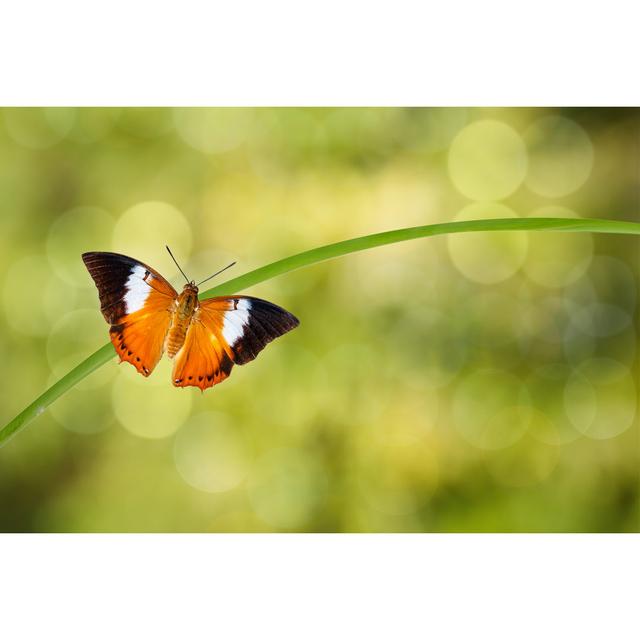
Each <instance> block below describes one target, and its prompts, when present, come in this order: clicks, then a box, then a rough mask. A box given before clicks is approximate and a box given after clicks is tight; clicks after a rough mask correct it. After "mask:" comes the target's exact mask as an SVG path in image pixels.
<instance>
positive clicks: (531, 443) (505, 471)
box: [484, 411, 560, 487]
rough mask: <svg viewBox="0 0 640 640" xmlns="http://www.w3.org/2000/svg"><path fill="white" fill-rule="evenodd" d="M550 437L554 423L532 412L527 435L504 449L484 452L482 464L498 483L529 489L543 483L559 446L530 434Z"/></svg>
mask: <svg viewBox="0 0 640 640" xmlns="http://www.w3.org/2000/svg"><path fill="white" fill-rule="evenodd" d="M536 431H542V432H544V433H545V434H551V433H553V431H554V427H553V424H552V423H551V422H550V420H549V419H548V417H547V416H545V415H544V414H542V413H540V412H538V411H532V412H531V422H530V432H528V433H526V434H525V435H524V437H523V438H520V439H519V440H518V441H517V442H515V443H514V444H512V445H509V446H508V447H505V448H504V449H500V450H498V451H490V452H485V456H484V463H485V465H486V467H487V468H488V470H489V473H491V475H492V476H493V477H494V478H495V479H496V480H497V481H498V482H499V483H500V484H503V485H506V486H512V487H528V486H532V485H535V484H538V483H540V482H542V481H544V480H546V479H547V478H548V477H549V476H550V475H551V473H552V472H553V470H554V469H555V468H556V466H557V464H558V461H559V458H560V450H559V447H557V446H554V445H552V444H549V443H548V442H544V441H543V440H541V439H539V438H535V437H534V435H533V433H535V432H536Z"/></svg>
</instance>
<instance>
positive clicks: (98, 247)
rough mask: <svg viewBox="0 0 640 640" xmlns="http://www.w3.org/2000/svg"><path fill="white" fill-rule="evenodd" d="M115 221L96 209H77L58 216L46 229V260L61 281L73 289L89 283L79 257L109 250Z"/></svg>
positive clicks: (104, 212)
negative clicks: (47, 259)
mask: <svg viewBox="0 0 640 640" xmlns="http://www.w3.org/2000/svg"><path fill="white" fill-rule="evenodd" d="M113 227H114V220H113V218H112V217H111V215H109V214H108V213H107V212H106V211H103V210H102V209H98V208H96V207H77V208H75V209H71V210H69V211H66V212H65V213H63V214H62V215H60V216H58V217H57V218H56V220H55V221H54V222H53V224H52V225H51V227H50V228H49V235H48V236H47V257H48V258H49V261H50V262H51V266H52V267H53V269H54V271H55V272H56V274H57V275H58V276H60V278H62V279H63V280H64V281H65V282H67V283H69V284H72V285H74V286H76V287H85V286H87V285H88V284H89V283H90V279H89V277H88V273H87V269H86V267H85V265H84V263H83V262H82V259H81V257H80V256H81V255H82V254H83V253H84V252H85V251H104V250H106V249H108V244H109V240H110V238H111V234H112V233H113Z"/></svg>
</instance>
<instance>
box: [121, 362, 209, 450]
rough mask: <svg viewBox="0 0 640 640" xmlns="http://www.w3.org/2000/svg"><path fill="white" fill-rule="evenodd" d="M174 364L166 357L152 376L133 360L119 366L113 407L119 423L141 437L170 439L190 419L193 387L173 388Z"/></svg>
mask: <svg viewBox="0 0 640 640" xmlns="http://www.w3.org/2000/svg"><path fill="white" fill-rule="evenodd" d="M172 365H173V363H171V362H170V361H168V360H167V359H166V358H165V359H164V360H162V361H161V362H160V364H159V365H158V366H157V367H156V368H155V370H154V371H153V373H152V374H151V377H149V378H145V377H144V376H142V375H141V374H139V373H138V372H137V371H136V370H135V369H134V367H133V366H132V365H130V364H129V363H126V362H123V363H122V364H120V365H119V367H118V374H119V375H118V376H116V380H115V382H114V385H113V390H112V403H113V410H114V412H115V415H116V418H117V419H118V422H120V424H121V425H122V426H123V427H124V428H125V429H127V431H129V432H130V433H133V434H134V435H136V436H139V437H141V438H150V439H157V438H166V437H167V436H170V435H171V434H173V433H175V432H176V431H177V430H178V429H179V428H180V427H181V426H182V425H183V424H184V422H185V421H186V419H187V418H188V416H189V413H190V412H191V404H192V399H193V395H192V393H191V391H192V390H191V389H177V388H174V387H173V385H172V384H171V366H172ZM152 379H153V380H152ZM198 393H199V392H198Z"/></svg>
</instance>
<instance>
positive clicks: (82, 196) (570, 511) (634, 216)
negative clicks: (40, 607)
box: [0, 108, 640, 532]
mask: <svg viewBox="0 0 640 640" xmlns="http://www.w3.org/2000/svg"><path fill="white" fill-rule="evenodd" d="M639 139H640V126H639V112H638V110H632V109H511V108H510V109H496V108H490V109H488V108H487V109H484V108H483V109H480V108H474V109H461V108H437V109H397V108H390V109H373V108H335V109H327V108H322V109H282V108H269V109H169V108H167V109H164V108H163V109H160V108H152V109H148V108H122V109H113V108H112V109H102V108H101V109H73V108H51V109H41V108H34V109H3V110H0V191H1V193H2V204H1V205H0V206H1V212H0V248H1V251H0V287H1V289H2V300H1V313H0V349H1V353H2V356H3V358H2V361H3V367H4V373H3V378H2V379H3V384H2V386H1V388H0V394H1V395H0V399H1V408H0V420H1V421H2V424H4V423H6V422H7V421H8V420H9V419H11V418H12V417H13V416H14V415H15V414H16V413H18V412H19V411H20V410H21V409H23V408H24V406H26V405H27V404H28V403H29V402H31V401H32V400H33V399H34V398H35V397H36V396H37V395H38V394H39V393H41V392H42V391H43V390H44V389H45V387H47V386H48V385H49V384H51V383H52V382H54V381H55V380H57V379H59V378H60V377H61V376H62V375H64V373H66V372H67V371H68V370H69V369H70V368H71V367H73V366H74V365H75V364H77V363H78V362H80V361H81V360H82V359H84V358H85V357H86V356H87V355H89V354H90V353H92V352H93V351H95V350H96V349H97V348H98V347H100V346H101V345H103V344H104V343H105V342H106V341H107V340H108V333H107V325H106V323H105V322H104V320H103V318H102V315H101V314H100V311H99V305H98V298H97V292H96V290H95V287H94V285H93V282H92V281H91V279H90V277H89V275H88V273H87V272H86V270H85V268H84V265H83V264H82V261H81V260H80V254H81V253H82V252H83V251H90V250H104V251H117V252H121V253H125V254H129V255H132V256H134V257H136V258H138V259H140V260H142V261H144V262H147V263H149V264H150V265H152V266H153V267H155V268H156V269H158V270H159V271H160V272H161V273H162V274H163V275H165V276H166V277H168V278H169V279H170V280H172V282H173V283H174V285H176V286H181V278H180V277H179V274H177V270H176V268H175V266H174V265H173V263H172V262H171V260H170V258H169V256H168V255H167V253H166V251H165V250H164V245H165V244H169V245H170V246H171V247H172V249H173V250H174V253H175V255H176V256H177V257H178V259H179V260H180V261H181V263H182V265H183V266H184V268H185V270H186V272H187V273H188V274H189V275H190V277H192V278H194V279H202V278H204V277H206V276H208V275H209V274H210V273H212V272H213V271H214V270H216V269H219V268H221V267H222V266H224V265H225V264H227V263H228V262H229V261H231V260H238V262H239V264H238V265H237V266H236V267H234V270H233V274H232V275H239V274H240V273H242V272H244V271H247V270H249V269H252V268H255V267H258V266H261V265H263V264H265V263H267V262H270V261H272V260H275V259H278V258H281V257H285V256H287V255H290V254H292V253H296V252H298V251H302V250H305V249H309V248H313V247H315V246H319V245H322V244H326V243H329V242H333V241H337V240H341V239H345V238H349V237H353V236H358V235H364V234H368V233H374V232H376V231H382V230H387V229H393V228H398V227H405V226H413V225H421V224H428V223H433V222H442V221H448V220H454V219H471V218H488V217H511V216H523V217H526V216H581V217H602V218H612V219H620V220H638V217H639V211H640V196H639V184H638V180H639V178H638V176H639V173H638V172H639V159H640V152H639V148H638V145H639ZM638 255H639V243H638V240H637V238H634V237H631V236H590V235H588V234H567V233H538V234H524V233H494V234H470V235H458V236H451V237H439V238H431V239H425V240H417V241H413V242H410V243H404V244H399V245H394V246H390V247H384V248H380V249H374V250H372V251H369V252H366V253H362V254H355V255H352V256H348V257H346V258H342V259H340V260H336V261H332V262H327V263H323V264H320V265H317V266H314V267H310V268H307V269H305V270H301V271H299V272H294V273H292V274H289V275H285V276H282V277H280V278H277V279H274V280H272V281H270V282H267V283H264V284H262V285H260V286H256V287H254V288H252V289H250V290H248V291H246V292H245V293H248V294H251V295H256V296H259V297H264V298H266V299H268V300H271V301H273V302H275V303H277V304H280V305H282V306H284V307H285V308H287V309H289V310H291V311H292V312H293V313H295V314H296V315H297V316H298V317H299V318H300V320H301V326H300V327H299V328H298V329H297V330H296V331H294V332H292V333H290V334H288V335H287V336H285V337H283V338H281V339H279V340H277V341H276V342H274V343H273V344H272V345H270V346H269V347H267V349H266V350H265V351H264V352H263V353H262V354H261V355H260V356H259V358H258V359H257V360H256V361H255V362H253V363H251V364H249V365H248V366H245V367H235V368H234V371H233V373H232V375H231V378H230V379H229V380H228V381H226V382H225V383H224V384H222V385H220V386H218V387H215V388H214V389H212V390H209V391H207V392H205V393H204V394H201V393H200V391H199V390H197V389H186V390H179V389H175V388H173V386H172V385H171V381H170V369H171V367H170V363H169V362H168V361H167V360H166V359H165V360H163V362H162V363H161V364H160V365H159V366H158V367H157V369H156V371H155V372H154V373H153V375H152V376H151V377H150V378H149V379H144V378H143V377H141V376H139V375H138V374H136V373H135V371H134V369H133V368H132V367H130V366H129V365H126V364H123V365H120V366H118V365H117V364H116V361H115V359H114V361H112V362H110V363H109V364H108V365H106V366H104V367H103V368H102V369H100V370H99V371H98V372H96V373H94V374H92V375H91V376H90V377H89V378H87V379H86V380H85V381H83V382H82V383H81V384H80V385H78V386H77V387H76V388H75V389H74V390H73V391H72V392H70V393H69V394H67V395H66V396H64V397H63V398H61V399H60V400H58V401H57V402H56V403H55V404H54V405H52V406H51V408H50V409H49V410H47V411H46V412H45V413H44V414H43V415H42V416H40V417H39V418H38V419H37V420H36V421H35V422H34V423H33V424H32V425H30V426H29V427H28V428H27V429H26V430H25V431H24V432H22V433H20V434H18V435H17V436H16V437H15V438H14V439H12V440H11V441H10V442H9V443H8V444H7V445H6V446H5V447H3V448H2V449H0V530H3V531H366V532H373V531H393V532H395V531H444V532H457V531H637V530H639V529H640V524H639V511H638V494H639V489H640V478H639V469H640V451H639V441H638V436H639V431H638V419H637V411H636V410H637V397H638V396H637V381H638V353H637V318H638V314H637V310H638V300H637V295H638V287H637V283H638V272H639V265H638ZM225 275H226V274H225ZM230 277H231V276H230Z"/></svg>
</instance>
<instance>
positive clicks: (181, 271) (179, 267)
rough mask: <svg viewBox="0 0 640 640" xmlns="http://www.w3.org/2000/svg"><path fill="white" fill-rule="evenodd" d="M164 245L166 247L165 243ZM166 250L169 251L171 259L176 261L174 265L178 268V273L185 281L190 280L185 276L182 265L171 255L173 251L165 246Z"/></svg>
mask: <svg viewBox="0 0 640 640" xmlns="http://www.w3.org/2000/svg"><path fill="white" fill-rule="evenodd" d="M164 246H165V247H167V245H166V244H165V245H164ZM167 251H168V252H169V255H170V256H171V258H172V260H173V261H174V262H175V263H176V267H178V269H180V273H181V274H182V275H183V276H184V279H185V280H186V281H187V282H190V280H189V278H187V276H186V274H185V272H184V271H183V270H182V267H181V266H180V265H179V264H178V261H177V260H176V259H175V258H174V257H173V253H171V249H169V247H167Z"/></svg>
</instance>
